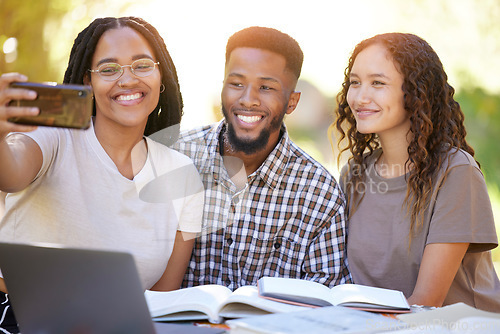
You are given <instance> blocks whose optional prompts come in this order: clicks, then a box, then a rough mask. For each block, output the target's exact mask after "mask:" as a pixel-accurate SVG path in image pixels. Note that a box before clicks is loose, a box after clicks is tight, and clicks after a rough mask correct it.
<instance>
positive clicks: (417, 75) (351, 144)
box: [336, 33, 500, 312]
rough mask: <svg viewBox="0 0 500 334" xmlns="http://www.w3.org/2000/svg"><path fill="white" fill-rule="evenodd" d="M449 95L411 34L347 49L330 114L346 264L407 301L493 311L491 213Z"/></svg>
mask: <svg viewBox="0 0 500 334" xmlns="http://www.w3.org/2000/svg"><path fill="white" fill-rule="evenodd" d="M453 94H454V89H453V88H452V87H451V86H450V85H449V84H448V82H447V75H446V73H445V72H444V69H443V66H442V64H441V61H440V60H439V58H438V56H437V54H436V53H435V52H434V50H433V49H432V48H431V47H430V45H429V44H428V43H427V42H426V41H424V40H423V39H421V38H420V37H418V36H415V35H412V34H403V33H389V34H382V35H377V36H374V37H372V38H369V39H366V40H364V41H362V42H361V43H359V44H358V45H357V46H356V47H355V49H354V51H353V53H352V55H351V57H350V59H349V64H348V67H347V69H346V71H345V80H344V83H343V89H342V91H341V92H340V93H339V95H338V108H337V117H338V118H337V121H336V128H337V130H338V131H339V132H340V135H341V136H340V138H339V144H340V142H342V141H344V140H345V141H346V142H347V145H346V147H343V148H342V150H341V153H342V152H343V151H346V150H349V151H350V153H351V157H350V159H349V162H348V164H347V165H346V166H345V167H344V168H343V170H342V172H341V185H342V188H343V189H344V192H345V194H346V196H347V197H348V201H349V224H348V242H347V255H348V260H349V266H350V269H351V273H352V277H353V280H354V282H355V283H359V284H365V285H371V286H377V287H383V288H389V289H397V290H401V291H403V293H404V294H405V296H406V297H407V298H408V301H409V302H410V304H418V305H428V306H442V305H447V304H453V303H456V302H464V303H466V304H469V305H471V306H474V307H476V308H479V309H484V310H489V311H495V312H500V283H499V281H498V278H497V276H496V274H495V271H494V268H493V264H492V259H491V253H490V252H489V250H491V249H493V248H495V247H496V246H497V244H498V241H497V237H496V232H495V224H494V221H493V213H492V209H491V204H490V200H489V197H488V193H487V189H486V184H485V181H484V178H483V175H482V173H481V170H480V168H479V164H478V163H476V161H475V160H474V158H473V156H474V150H473V149H472V148H471V147H470V146H469V144H468V143H467V142H466V140H465V134H466V132H465V127H464V124H463V121H464V115H463V113H462V111H461V109H460V106H459V104H458V103H457V102H456V101H455V100H454V99H453Z"/></svg>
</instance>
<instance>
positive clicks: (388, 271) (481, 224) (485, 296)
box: [340, 150, 500, 312]
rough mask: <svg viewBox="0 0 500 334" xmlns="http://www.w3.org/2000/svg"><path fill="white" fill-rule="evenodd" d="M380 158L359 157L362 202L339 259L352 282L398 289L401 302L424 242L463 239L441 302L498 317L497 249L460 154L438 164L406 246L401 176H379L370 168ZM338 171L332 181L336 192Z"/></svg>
mask: <svg viewBox="0 0 500 334" xmlns="http://www.w3.org/2000/svg"><path fill="white" fill-rule="evenodd" d="M453 152H454V153H453ZM380 154H381V150H376V151H375V152H374V153H373V154H372V155H371V156H368V157H367V158H366V162H367V170H366V173H365V177H366V179H365V182H364V184H363V187H365V194H364V198H363V200H362V201H361V203H360V204H359V206H358V208H357V209H356V211H355V212H354V213H353V214H352V216H351V217H350V219H349V222H348V239H347V257H348V261H349V266H350V270H351V274H352V277H353V280H354V282H355V283H359V284H365V285H371V286H377V287H383V288H389V289H397V290H401V291H403V293H404V294H405V296H406V297H409V296H410V295H411V294H412V293H413V289H414V287H415V284H416V281H417V276H418V271H419V268H420V263H421V261H422V255H423V252H424V248H425V246H426V245H427V244H431V243H458V242H467V243H470V246H469V249H468V251H467V253H466V255H465V257H464V259H463V261H462V263H461V264H460V268H459V269H458V273H457V275H456V277H455V279H454V281H453V283H452V285H451V288H450V290H449V292H448V295H447V297H446V299H445V301H444V305H448V304H453V303H456V302H464V303H466V304H469V305H471V306H474V307H476V308H479V309H484V310H489V311H496V312H500V282H499V280H498V277H497V275H496V273H495V270H494V267H493V264H492V260H491V253H490V252H489V250H490V249H493V248H495V247H496V246H497V245H498V241H497V236H496V232H495V223H494V220H493V212H492V209H491V203H490V200H489V196H488V192H487V189H486V184H485V182H484V177H483V175H482V173H481V171H480V169H479V167H478V166H477V164H476V162H475V161H474V159H473V158H472V157H471V156H470V155H469V154H467V153H466V152H464V151H462V150H458V151H457V150H453V151H452V153H450V154H451V159H450V160H449V161H448V159H445V161H444V163H443V166H442V168H441V169H440V170H439V172H438V173H437V177H436V179H435V181H434V182H433V191H432V196H431V200H430V205H429V207H428V209H427V210H426V212H425V215H424V223H423V226H422V228H421V229H420V230H419V231H418V232H417V233H415V234H414V237H413V238H412V241H411V248H410V249H409V248H408V247H409V239H408V235H409V228H410V227H409V226H410V219H409V217H408V216H407V211H406V206H405V205H404V203H403V202H404V198H405V195H406V189H407V183H406V177H407V175H402V176H400V177H396V178H391V179H385V178H382V177H381V176H380V175H379V174H378V173H377V171H376V170H375V167H374V163H375V161H376V160H377V159H378V157H379V156H380ZM448 166H449V167H448ZM346 167H347V166H346ZM346 167H344V168H343V170H342V173H341V174H342V175H341V178H340V179H341V186H342V189H344V190H345V182H346V181H345V179H344V176H345V174H346V172H347V168H346ZM447 168H449V173H448V175H447V177H446V178H444V175H445V171H446V169H447ZM347 182H348V180H347ZM347 195H348V196H350V194H347ZM351 204H352V203H351Z"/></svg>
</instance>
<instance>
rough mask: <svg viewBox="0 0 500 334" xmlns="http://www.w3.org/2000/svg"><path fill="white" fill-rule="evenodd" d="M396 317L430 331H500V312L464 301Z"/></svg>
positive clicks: (483, 333)
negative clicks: (483, 309) (488, 310)
mask: <svg viewBox="0 0 500 334" xmlns="http://www.w3.org/2000/svg"><path fill="white" fill-rule="evenodd" d="M396 318H397V319H399V320H401V321H403V322H405V323H407V324H408V325H409V328H418V329H425V330H428V332H429V333H430V332H432V333H467V334H472V333H478V334H479V333H480V334H486V333H500V313H493V312H487V311H482V310H478V309H476V308H474V307H472V306H469V305H467V304H464V303H456V304H452V305H447V306H443V307H439V308H433V309H431V310H430V311H420V312H415V313H410V314H400V315H398V316H397V317H396ZM422 332H423V331H422Z"/></svg>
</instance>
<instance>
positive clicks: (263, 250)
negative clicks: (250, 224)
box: [239, 236, 306, 285]
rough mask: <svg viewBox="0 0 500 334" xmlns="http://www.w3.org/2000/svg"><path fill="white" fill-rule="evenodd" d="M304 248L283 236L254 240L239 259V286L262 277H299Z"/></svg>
mask: <svg viewBox="0 0 500 334" xmlns="http://www.w3.org/2000/svg"><path fill="white" fill-rule="evenodd" d="M305 249H306V246H304V245H302V244H300V243H298V242H295V241H293V240H291V239H289V238H285V237H283V236H275V237H270V238H265V239H258V238H254V239H253V240H252V242H251V243H250V244H249V245H248V247H246V248H245V249H244V250H243V252H242V254H241V257H240V259H239V266H240V270H241V285H255V284H257V280H258V279H259V278H261V277H263V276H284V277H291V278H300V277H301V272H302V270H301V268H302V263H303V261H304V257H305Z"/></svg>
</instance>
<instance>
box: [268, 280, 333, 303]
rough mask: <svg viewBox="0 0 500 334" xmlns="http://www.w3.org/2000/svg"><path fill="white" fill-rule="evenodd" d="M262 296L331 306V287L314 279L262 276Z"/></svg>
mask: <svg viewBox="0 0 500 334" xmlns="http://www.w3.org/2000/svg"><path fill="white" fill-rule="evenodd" d="M258 289H259V294H260V296H261V297H270V298H273V299H283V300H288V301H291V302H296V303H307V304H312V305H316V306H329V305H333V304H330V303H329V302H328V300H327V298H328V295H329V291H330V290H329V288H328V287H327V286H325V285H323V284H320V283H316V282H313V281H308V280H302V279H294V278H282V277H262V278H261V279H259V281H258Z"/></svg>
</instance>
